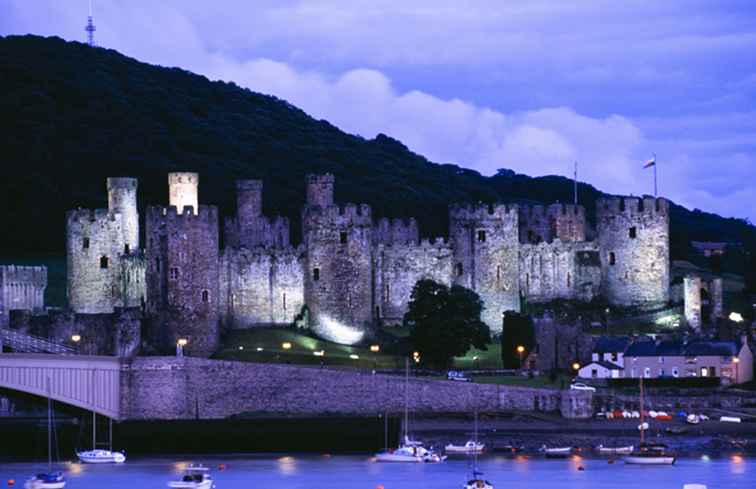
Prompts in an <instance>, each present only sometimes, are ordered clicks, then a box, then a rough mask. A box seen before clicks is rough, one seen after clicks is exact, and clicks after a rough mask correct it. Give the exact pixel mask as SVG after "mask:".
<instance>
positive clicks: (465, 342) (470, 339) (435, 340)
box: [404, 280, 491, 368]
mask: <svg viewBox="0 0 756 489" xmlns="http://www.w3.org/2000/svg"><path fill="white" fill-rule="evenodd" d="M482 310H483V302H482V301H481V300H480V297H479V296H478V294H476V293H475V292H473V291H472V290H469V289H466V288H464V287H460V286H458V285H453V286H451V287H447V286H446V285H443V284H440V283H438V282H434V281H433V280H420V281H419V282H417V283H416V284H415V287H414V288H413V289H412V296H411V298H410V303H409V310H408V311H407V313H406V314H405V315H404V325H405V326H407V327H409V328H410V336H409V341H410V344H411V346H412V348H413V350H414V351H418V352H419V353H420V359H421V362H422V363H423V364H424V365H428V366H431V367H434V368H446V367H448V366H449V364H450V362H451V359H452V358H453V357H459V356H463V355H465V354H466V353H467V352H468V351H469V350H470V348H472V347H475V348H479V349H481V350H485V349H486V346H487V345H488V343H490V341H491V332H490V331H489V329H488V326H486V324H485V323H484V322H483V321H481V320H480V313H481V311H482Z"/></svg>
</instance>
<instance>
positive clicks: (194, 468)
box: [168, 465, 215, 489]
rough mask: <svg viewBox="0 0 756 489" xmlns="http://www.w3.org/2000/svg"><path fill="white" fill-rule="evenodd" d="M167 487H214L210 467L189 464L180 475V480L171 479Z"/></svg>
mask: <svg viewBox="0 0 756 489" xmlns="http://www.w3.org/2000/svg"><path fill="white" fill-rule="evenodd" d="M168 487H172V488H174V489H211V488H213V487H215V484H214V483H213V478H212V477H210V469H208V468H207V467H204V466H202V465H190V466H189V467H187V468H186V470H184V473H183V474H182V475H181V480H177V481H171V482H169V483H168Z"/></svg>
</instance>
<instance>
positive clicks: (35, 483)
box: [24, 378, 66, 489]
mask: <svg viewBox="0 0 756 489" xmlns="http://www.w3.org/2000/svg"><path fill="white" fill-rule="evenodd" d="M52 430H53V423H52V398H51V394H50V379H49V378H48V379H47V472H43V473H40V474H37V475H35V476H34V477H32V478H30V479H29V480H27V481H26V483H25V484H24V489H63V488H64V487H66V478H65V477H64V476H63V472H53V469H52Z"/></svg>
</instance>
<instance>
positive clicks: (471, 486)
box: [462, 471, 494, 489]
mask: <svg viewBox="0 0 756 489" xmlns="http://www.w3.org/2000/svg"><path fill="white" fill-rule="evenodd" d="M482 476H483V473H482V472H477V471H473V478H472V479H470V480H469V481H467V483H466V484H465V485H464V486H462V489H494V487H493V484H491V483H490V482H488V481H487V480H485V479H484V478H483V477H482Z"/></svg>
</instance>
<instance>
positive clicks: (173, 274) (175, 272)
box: [170, 267, 179, 280]
mask: <svg viewBox="0 0 756 489" xmlns="http://www.w3.org/2000/svg"><path fill="white" fill-rule="evenodd" d="M170 275H171V280H177V279H178V275H179V270H178V268H176V267H171V271H170Z"/></svg>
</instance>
